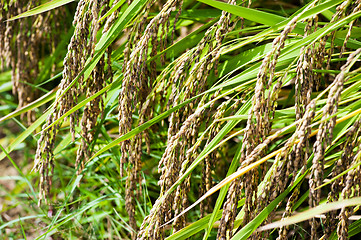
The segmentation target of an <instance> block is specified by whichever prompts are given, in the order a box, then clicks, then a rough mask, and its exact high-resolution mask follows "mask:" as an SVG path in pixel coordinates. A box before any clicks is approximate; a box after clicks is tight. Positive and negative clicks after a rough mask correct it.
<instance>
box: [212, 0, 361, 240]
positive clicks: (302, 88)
mask: <svg viewBox="0 0 361 240" xmlns="http://www.w3.org/2000/svg"><path fill="white" fill-rule="evenodd" d="M359 8H360V3H359V2H356V3H353V4H351V1H345V2H344V3H342V4H341V5H340V6H338V7H337V12H336V14H335V16H334V17H333V18H332V21H331V22H333V21H335V20H336V19H338V18H341V17H344V16H345V14H347V13H348V12H350V13H351V12H355V11H359ZM298 16H300V14H299V15H298ZM298 16H296V17H294V18H293V19H292V20H291V21H290V22H289V23H288V24H287V25H286V27H285V28H284V30H283V31H282V32H281V33H280V35H279V36H278V37H276V38H275V39H274V41H273V46H272V50H271V51H270V52H269V53H268V54H267V55H266V56H265V58H264V59H263V62H262V65H261V67H260V70H259V73H258V76H257V83H256V87H255V94H254V97H253V106H252V108H251V110H250V112H249V118H248V122H247V126H246V128H245V134H244V138H243V145H242V150H241V157H240V168H239V169H242V168H244V167H246V166H247V165H249V164H251V163H252V162H255V161H256V160H258V159H259V158H260V156H261V155H262V154H264V153H265V150H266V148H267V145H268V144H269V143H270V142H271V140H274V138H273V137H272V138H271V137H268V138H267V136H268V135H269V133H270V130H271V123H272V118H273V116H274V111H275V101H276V100H277V98H278V91H279V89H280V87H281V86H282V82H283V80H284V79H285V78H286V77H287V72H286V73H285V74H284V75H281V76H280V77H278V79H277V77H275V75H274V72H275V66H276V64H277V58H278V56H279V54H280V50H281V49H282V48H283V46H284V41H285V39H286V37H287V35H288V34H289V33H290V32H291V31H292V30H293V29H294V27H295V25H296V23H297V21H298ZM317 21H318V18H317V16H315V17H313V18H310V19H307V20H305V22H306V27H305V37H306V36H307V35H309V34H311V33H313V32H314V31H316V30H317V26H318V25H317ZM353 24H354V22H352V23H351V24H350V26H349V29H348V31H347V32H348V33H347V37H346V38H345V40H344V43H343V45H342V46H341V47H339V50H340V53H339V56H342V55H343V54H344V52H345V46H346V45H347V41H348V39H349V35H350V31H351V28H352V26H353ZM328 39H332V40H331V44H332V46H333V47H334V49H337V47H335V46H334V44H333V41H334V40H335V32H332V33H331V34H330V35H326V36H325V37H322V38H321V39H320V40H319V42H317V43H314V44H312V45H309V46H307V47H303V48H302V49H301V52H300V57H299V58H298V62H297V64H296V74H295V76H294V78H293V81H294V83H295V113H296V125H297V126H296V131H295V132H294V133H293V135H292V136H291V137H290V138H289V139H288V140H287V141H286V143H285V145H284V147H283V148H281V149H280V151H279V152H278V154H277V155H276V158H275V161H274V163H273V164H272V166H271V167H270V168H269V170H268V171H267V169H265V168H264V167H260V169H256V170H251V171H250V172H248V173H246V174H245V175H244V176H243V178H242V179H239V180H235V181H233V182H232V183H231V185H230V188H229V190H228V195H227V199H226V201H225V203H224V206H223V214H222V218H221V221H220V227H219V230H218V235H217V239H230V238H231V237H232V235H233V234H234V233H235V230H236V229H234V220H235V217H236V215H237V203H238V200H239V197H240V196H244V197H245V204H244V206H243V209H242V211H243V212H244V215H243V223H242V224H241V225H240V227H242V226H244V225H245V224H247V223H248V222H250V221H251V220H252V219H253V218H254V217H255V216H256V215H257V214H258V213H259V212H260V211H262V210H263V209H264V207H266V206H267V205H268V204H269V203H270V202H271V201H272V200H274V199H275V198H276V197H277V196H279V194H280V193H282V192H283V191H284V190H285V187H286V186H288V185H292V184H293V183H294V181H295V179H296V176H300V175H302V174H304V173H305V171H306V168H307V160H308V159H309V157H313V158H312V167H311V170H310V176H309V189H310V194H309V205H310V207H315V206H317V205H318V204H319V202H320V199H321V189H317V190H316V188H317V187H318V186H320V185H321V184H322V183H323V180H324V177H326V176H324V158H325V151H326V149H327V147H328V146H330V144H331V142H332V139H333V134H332V133H333V129H334V127H335V124H336V116H335V114H336V113H337V107H338V102H339V99H340V94H341V91H342V89H343V84H344V82H345V81H346V76H347V73H348V72H349V71H350V68H351V66H352V65H353V64H354V61H355V57H356V56H357V57H359V54H360V51H361V50H360V49H358V50H357V51H354V52H351V54H350V55H349V57H348V59H347V61H346V63H345V64H344V65H343V66H342V67H340V66H339V65H338V66H336V67H337V68H338V69H339V70H340V71H341V72H340V73H339V74H338V75H337V76H336V78H334V79H333V82H332V83H331V85H330V86H328V88H327V90H328V91H329V95H328V97H327V101H326V105H325V106H324V107H323V108H322V118H321V123H320V124H319V126H318V130H317V131H316V132H317V136H316V141H315V142H314V143H313V153H314V155H313V156H312V155H310V154H309V151H310V144H311V143H310V139H309V137H310V136H313V135H315V133H316V132H315V133H314V134H312V135H311V126H312V125H311V124H312V122H313V120H314V117H315V109H316V100H312V99H311V93H312V91H313V90H315V89H318V88H319V87H320V83H319V82H318V81H317V78H318V79H320V78H321V77H323V78H324V77H325V76H321V75H320V74H316V73H315V72H313V69H331V68H332V67H333V66H332V64H331V63H330V62H331V61H330V59H331V56H332V54H333V53H334V52H332V53H330V51H331V50H327V51H326V50H325V45H326V42H327V40H328ZM327 77H328V78H329V77H330V76H327ZM275 79H277V82H275V83H273V81H274V80H275ZM266 95H267V96H266ZM359 121H360V120H358V121H356V122H355V123H354V125H353V126H352V127H350V131H349V132H348V136H347V141H346V143H345V146H344V152H343V154H342V157H341V158H340V159H339V160H338V161H337V162H336V164H335V167H334V168H333V169H332V171H331V175H332V176H337V175H338V174H339V173H341V172H342V171H343V170H345V169H347V167H350V166H352V165H354V164H355V163H356V162H358V161H359V159H360V153H359V150H358V151H357V152H356V154H355V152H354V148H355V147H359V140H358V139H359V137H360V135H359V127H360V126H359V125H360V123H359ZM272 136H274V135H272ZM340 166H342V167H340ZM357 174H359V172H358V171H357V170H356V169H355V170H353V171H351V172H349V174H348V175H347V176H344V177H343V178H340V179H338V180H337V181H336V182H334V183H333V184H332V191H331V192H330V193H329V197H328V201H336V200H338V199H339V198H341V199H344V198H348V197H350V196H351V195H352V196H357V195H358V194H359V188H360V186H359V175H357ZM356 175H357V176H356ZM261 181H263V183H264V184H261V185H259V184H260V183H261ZM259 186H261V189H259ZM300 186H301V184H299V185H298V186H296V188H295V189H294V190H293V192H292V194H291V195H290V197H289V199H288V201H287V203H286V208H285V210H284V212H283V215H282V218H285V217H287V216H290V214H291V213H292V211H293V210H292V209H293V206H294V204H295V202H296V201H297V199H298V194H299V192H300V191H299V188H300ZM351 189H352V190H351ZM339 192H342V194H341V196H338V193H339ZM346 192H347V193H346ZM243 194H244V195H243ZM352 212H353V211H352V209H350V208H344V209H342V210H341V212H340V213H339V216H337V215H336V213H335V212H332V213H330V214H328V215H327V216H326V222H325V226H324V231H323V237H324V238H325V239H327V238H328V237H329V236H330V234H331V233H332V231H333V230H334V229H335V228H336V227H337V233H338V235H339V237H340V238H341V239H346V238H347V226H348V217H349V216H350V215H351V214H352ZM273 217H274V214H272V213H271V214H270V215H269V217H268V219H267V221H265V222H264V224H265V223H267V222H269V221H271V220H272V218H273ZM337 222H338V226H337ZM310 224H311V237H312V239H318V237H320V236H319V234H320V230H321V229H320V221H319V220H316V219H312V220H311V221H310ZM268 234H269V233H268V232H263V233H258V232H255V233H253V234H252V235H251V239H260V238H267V236H268ZM288 237H289V231H288V227H282V228H280V230H279V235H278V239H288Z"/></svg>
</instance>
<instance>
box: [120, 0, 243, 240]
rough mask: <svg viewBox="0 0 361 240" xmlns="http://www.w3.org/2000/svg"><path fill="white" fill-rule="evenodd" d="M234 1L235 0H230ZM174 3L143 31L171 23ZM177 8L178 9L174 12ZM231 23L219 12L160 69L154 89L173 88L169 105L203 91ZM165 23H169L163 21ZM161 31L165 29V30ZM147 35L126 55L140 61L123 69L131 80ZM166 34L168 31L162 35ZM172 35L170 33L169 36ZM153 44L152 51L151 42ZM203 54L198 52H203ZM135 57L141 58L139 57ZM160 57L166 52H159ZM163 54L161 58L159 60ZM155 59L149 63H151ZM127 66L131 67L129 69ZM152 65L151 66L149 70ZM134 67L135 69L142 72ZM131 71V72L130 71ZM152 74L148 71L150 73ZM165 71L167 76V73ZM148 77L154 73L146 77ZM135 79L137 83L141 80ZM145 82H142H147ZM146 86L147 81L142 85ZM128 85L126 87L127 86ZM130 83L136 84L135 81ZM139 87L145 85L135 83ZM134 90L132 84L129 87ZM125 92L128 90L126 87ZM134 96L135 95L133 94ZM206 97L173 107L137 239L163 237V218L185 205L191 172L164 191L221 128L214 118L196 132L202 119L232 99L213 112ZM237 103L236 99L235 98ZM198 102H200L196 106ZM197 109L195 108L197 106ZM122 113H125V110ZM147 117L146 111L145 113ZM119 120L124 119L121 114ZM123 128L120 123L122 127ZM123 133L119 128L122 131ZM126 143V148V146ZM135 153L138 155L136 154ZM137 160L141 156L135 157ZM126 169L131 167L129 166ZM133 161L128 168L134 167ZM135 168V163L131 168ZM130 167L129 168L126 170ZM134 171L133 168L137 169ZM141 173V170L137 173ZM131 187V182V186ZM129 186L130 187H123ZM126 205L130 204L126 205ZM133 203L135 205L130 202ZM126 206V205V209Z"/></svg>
mask: <svg viewBox="0 0 361 240" xmlns="http://www.w3.org/2000/svg"><path fill="white" fill-rule="evenodd" d="M230 3H231V4H234V2H230ZM176 4H177V5H179V6H178V8H179V9H181V5H182V2H177V1H172V0H171V1H168V2H167V3H166V4H165V5H164V6H163V8H162V10H161V11H160V13H159V14H158V15H157V16H156V17H155V18H153V19H152V21H151V22H150V23H149V24H148V26H147V27H146V30H145V32H147V31H149V32H150V33H151V34H150V36H152V34H154V33H157V32H158V31H159V30H158V26H157V25H160V26H162V25H163V26H169V23H167V25H165V24H164V23H166V22H167V21H168V19H167V13H168V12H169V11H170V8H171V7H172V6H176ZM178 15H179V12H178V13H177V16H178ZM232 27H233V25H231V24H230V14H228V13H225V12H224V13H223V14H222V16H221V17H220V19H219V20H218V21H217V22H216V23H215V24H214V25H213V26H212V27H210V28H209V29H208V31H207V32H206V33H205V36H204V38H203V39H202V40H201V41H200V42H199V44H198V45H197V46H196V47H194V48H193V49H191V50H189V51H187V52H186V53H185V54H183V55H182V56H180V57H179V58H178V59H177V60H176V61H175V63H174V65H173V66H171V68H170V69H166V70H165V71H163V72H167V74H164V75H163V74H160V75H159V76H158V78H157V79H156V81H157V83H156V84H157V86H159V87H157V86H156V87H154V89H161V90H160V91H163V92H164V93H160V95H163V94H167V93H166V92H167V89H169V88H170V89H171V93H170V96H169V99H168V102H167V103H166V105H167V108H170V107H174V106H177V105H178V104H179V103H181V102H183V101H185V100H187V99H189V98H191V97H193V96H195V95H197V94H198V93H201V92H202V91H204V90H205V87H206V80H207V77H208V75H209V74H210V73H211V72H212V69H213V68H216V66H217V64H218V59H219V56H220V47H221V44H222V40H223V38H224V36H225V33H227V32H229V31H230V30H231V29H232ZM167 28H168V27H167ZM162 32H168V31H167V30H166V31H164V30H162ZM148 38H149V36H146V34H145V35H143V37H142V38H140V40H139V41H138V44H137V45H136V46H134V48H133V51H132V53H131V55H130V57H129V60H128V61H133V64H132V66H134V65H135V66H137V65H138V64H139V68H134V67H133V69H132V70H131V71H134V73H131V72H126V73H125V78H127V77H128V75H129V76H133V78H132V81H134V79H139V76H134V74H136V73H137V71H140V73H141V71H142V70H141V67H142V66H143V62H144V61H145V60H146V59H142V58H144V56H143V55H142V54H141V53H142V51H144V50H143V49H148V47H147V45H146V46H144V45H143V44H148V42H149V40H148ZM165 38H166V36H165ZM172 38H173V37H172ZM156 43H157V42H156V40H152V44H156ZM152 46H153V50H152V53H151V54H153V52H156V51H154V48H155V46H154V45H152ZM160 46H161V49H162V48H164V44H160ZM201 56H202V57H201ZM136 57H137V58H138V59H139V60H137V59H136ZM163 59H164V58H163ZM163 59H162V61H163ZM152 64H153V63H151V64H150V65H151V66H152ZM127 70H128V71H129V69H127ZM152 70H153V69H152V68H151V71H152ZM140 73H138V74H140ZM131 74H133V75H131ZM152 75H153V74H152V73H150V74H149V76H152ZM165 76H167V77H168V79H166V78H165ZM149 80H152V79H148V81H149ZM139 82H141V81H139V80H138V84H139ZM125 84H129V83H127V82H123V87H124V85H125ZM145 85H146V84H145ZM144 88H145V87H144ZM126 89H127V88H126ZM133 89H135V88H134V87H133ZM138 89H140V90H141V89H143V88H141V87H138ZM133 91H134V90H133ZM128 92H129V90H128ZM217 94H218V92H217V93H215V94H213V96H211V97H210V98H211V99H214V98H215V97H216V96H217ZM153 100H154V92H151V93H150V94H149V95H148V97H147V99H144V100H143V101H141V100H140V101H139V99H138V101H137V102H138V103H139V102H140V103H142V102H144V101H145V102H144V103H143V106H139V109H141V111H140V116H139V119H140V120H141V121H140V123H142V119H143V118H144V116H143V115H144V114H145V113H146V112H147V111H148V110H146V108H147V107H148V106H149V105H150V104H149V102H150V101H153ZM124 101H129V100H127V99H126V98H124V97H123V96H121V102H120V108H121V109H120V113H121V117H122V118H124V116H129V112H127V111H130V112H132V111H133V110H123V109H122V108H124V107H128V106H130V104H125V103H124ZM133 101H134V100H133ZM205 101H206V98H202V99H200V100H195V101H193V102H191V103H190V104H189V105H187V106H185V107H184V108H182V109H181V110H179V111H175V112H173V113H172V114H171V116H170V117H169V126H168V141H167V147H166V149H165V151H164V153H163V156H162V158H161V160H160V162H159V164H158V166H159V173H160V180H159V182H158V184H159V185H160V187H161V193H160V197H159V198H158V199H157V201H156V203H155V204H154V205H153V208H152V209H151V211H150V214H149V215H148V216H147V217H146V218H145V219H144V221H143V223H142V226H141V229H140V230H139V232H138V236H137V238H138V239H163V237H164V234H165V231H164V230H165V229H164V228H163V227H161V226H162V225H163V224H164V223H165V222H167V221H168V220H170V219H172V218H173V217H174V216H177V215H178V214H179V213H180V212H182V210H184V209H185V207H186V206H187V205H188V202H187V201H188V198H187V192H188V191H189V190H190V177H187V178H186V179H185V180H184V181H183V182H181V183H180V185H179V186H178V187H177V188H176V189H174V191H173V192H172V193H170V194H169V193H168V192H167V191H168V190H169V189H170V188H171V187H172V185H173V184H174V183H175V182H176V181H177V180H178V179H179V177H180V176H182V175H183V173H184V172H185V171H186V169H187V167H188V166H189V165H190V164H191V163H192V161H193V160H194V159H195V157H196V153H197V149H198V147H199V146H200V144H201V143H202V141H203V140H204V139H205V138H206V137H207V138H208V141H210V140H212V136H214V135H215V134H216V133H217V131H219V126H220V124H218V123H217V124H215V125H213V126H212V128H210V129H209V131H208V133H207V134H202V135H201V136H200V137H198V131H199V127H200V125H201V123H202V120H204V119H208V120H209V119H210V117H211V118H213V120H216V119H219V118H222V116H223V114H224V112H225V110H226V109H227V107H228V106H229V105H230V104H229V103H230V102H227V103H224V104H222V105H220V106H219V107H218V109H217V114H216V115H215V116H213V117H212V116H211V115H210V113H209V112H208V111H205V109H204V108H203V107H202V106H203V105H204V102H205ZM234 104H236V103H234ZM197 105H198V108H195V106H197ZM214 107H215V106H214V104H211V105H210V106H209V108H211V109H214ZM195 109H197V110H195ZM125 113H126V114H125ZM147 117H148V116H147ZM121 121H122V119H121ZM125 121H129V119H127V118H126V119H125ZM120 126H121V128H122V127H124V124H121V125H120ZM121 130H122V129H121ZM121 133H122V131H121ZM141 137H142V136H139V138H137V137H136V138H135V139H134V140H131V141H137V142H136V144H130V145H129V144H124V145H122V147H123V146H124V150H125V151H127V152H130V149H129V148H130V147H131V146H133V147H139V146H140V144H141ZM143 138H144V141H145V142H146V137H144V136H143ZM126 148H128V149H126ZM140 150H141V149H139V150H133V152H136V151H138V152H140ZM125 156H127V157H128V158H129V159H128V164H129V163H131V164H133V166H134V165H135V164H137V163H136V162H132V160H131V158H134V157H135V156H131V154H128V155H124V152H123V156H122V157H123V158H124V157H125ZM138 158H139V156H138ZM135 160H136V161H139V159H135ZM211 161H213V160H211V159H210V158H209V157H208V158H207V159H206V160H205V166H204V172H203V176H204V177H203V179H204V181H205V182H206V183H204V184H203V186H204V188H205V189H203V190H202V191H203V192H205V191H206V190H207V189H209V188H210V187H211V179H210V171H211V170H210V163H211ZM128 169H129V167H128ZM133 170H134V167H133V168H132V171H133ZM135 170H137V169H135ZM128 171H129V170H128ZM134 174H137V173H136V172H135V173H134ZM138 174H139V173H138ZM131 179H132V180H133V181H134V179H137V177H132V178H131ZM130 190H131V191H134V189H133V188H131V189H130ZM127 191H128V190H127ZM127 207H130V206H127ZM133 207H134V206H133ZM128 212H129V210H128ZM185 223H186V218H185V216H180V217H179V218H177V219H176V220H175V221H174V223H173V229H174V231H177V230H179V229H181V228H183V227H184V226H185Z"/></svg>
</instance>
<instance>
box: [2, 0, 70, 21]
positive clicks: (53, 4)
mask: <svg viewBox="0 0 361 240" xmlns="http://www.w3.org/2000/svg"><path fill="white" fill-rule="evenodd" d="M71 2H74V0H53V1H50V2H47V3H44V4H42V5H40V6H38V7H35V8H33V9H31V10H28V11H26V12H24V13H22V14H19V15H17V16H15V17H12V18H10V19H8V20H7V21H13V20H16V19H20V18H24V17H30V16H34V15H37V14H40V13H43V12H47V11H50V10H52V9H54V8H57V7H60V6H63V5H65V4H68V3H71Z"/></svg>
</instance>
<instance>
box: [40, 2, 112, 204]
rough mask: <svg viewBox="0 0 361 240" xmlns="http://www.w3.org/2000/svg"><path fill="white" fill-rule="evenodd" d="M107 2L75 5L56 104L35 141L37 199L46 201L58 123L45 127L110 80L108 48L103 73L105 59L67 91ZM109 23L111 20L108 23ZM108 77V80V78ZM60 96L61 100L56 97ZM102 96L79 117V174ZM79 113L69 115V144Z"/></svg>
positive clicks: (91, 47)
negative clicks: (72, 31) (37, 139)
mask: <svg viewBox="0 0 361 240" xmlns="http://www.w3.org/2000/svg"><path fill="white" fill-rule="evenodd" d="M108 4H109V1H85V0H84V1H80V2H79V3H78V6H77V9H76V13H75V16H74V20H73V24H74V27H75V30H74V34H73V36H72V38H71V40H70V43H69V45H68V52H67V55H66V57H65V59H64V71H63V79H62V81H61V83H60V88H59V90H58V92H57V102H56V103H55V105H54V107H53V113H52V114H50V115H49V117H48V119H47V121H46V123H45V125H44V126H43V129H44V130H43V131H42V133H41V137H40V139H39V141H38V147H37V151H36V155H35V169H38V170H39V171H40V174H41V180H40V193H39V199H40V201H41V200H42V199H45V200H46V196H47V195H48V193H49V191H50V185H51V181H52V180H51V175H52V171H53V165H54V163H53V148H54V143H55V138H56V135H57V133H58V131H59V128H60V126H61V125H62V123H63V122H62V121H60V122H59V123H57V124H56V125H53V126H52V127H50V128H48V126H50V125H52V123H53V122H54V121H57V120H58V119H59V118H60V117H61V116H62V115H64V114H65V113H66V112H67V111H69V110H70V109H71V108H73V107H74V106H75V105H76V104H77V103H78V97H79V96H80V95H82V94H85V96H86V97H90V96H92V95H94V94H95V93H96V92H98V91H99V90H101V89H102V88H103V87H104V86H105V80H106V79H110V81H111V76H112V73H111V71H112V70H111V65H110V64H109V63H110V59H109V58H110V56H111V48H109V49H108V50H107V53H108V59H107V63H108V66H107V70H106V69H105V68H106V62H105V57H104V56H103V57H102V59H101V60H100V61H99V62H98V64H97V66H96V67H95V69H94V70H93V72H92V73H91V75H90V76H89V78H88V79H86V80H85V79H84V77H83V76H81V77H80V78H79V81H78V82H76V83H75V84H74V85H73V86H71V87H70V88H69V90H67V88H68V87H69V85H70V84H71V83H72V81H73V79H75V78H76V77H77V75H78V74H79V73H80V71H81V70H82V69H83V67H84V65H85V61H86V59H87V58H89V57H90V56H92V55H93V54H94V47H95V44H96V41H97V39H96V34H97V32H98V31H99V28H100V23H99V21H98V20H99V19H100V17H101V15H102V14H104V13H105V11H106V10H108V9H109V6H108ZM111 21H113V20H111ZM109 77H110V78H109ZM60 96H61V97H60ZM103 108H104V106H103V100H102V96H99V97H97V98H95V99H94V100H93V101H91V102H89V103H88V104H87V105H86V106H85V108H84V111H83V114H82V117H81V126H80V128H81V132H80V135H81V143H80V146H79V148H78V152H77V157H76V162H75V167H76V169H77V173H78V174H79V173H80V172H81V171H82V169H83V167H84V159H85V160H86V159H88V158H89V154H90V149H91V148H92V144H93V140H94V128H95V126H96V123H97V119H98V117H99V116H100V115H101V114H102V112H103V110H104V109H103ZM80 114H81V113H79V112H75V113H72V114H71V115H70V116H69V120H70V131H71V134H72V138H73V141H75V138H76V134H75V127H76V125H77V124H78V118H79V117H80V116H79V115H80Z"/></svg>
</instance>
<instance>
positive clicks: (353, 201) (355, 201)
mask: <svg viewBox="0 0 361 240" xmlns="http://www.w3.org/2000/svg"><path fill="white" fill-rule="evenodd" d="M357 205H361V197H355V198H350V199H345V200H340V201H337V202H331V203H325V204H322V205H320V206H317V207H315V208H311V209H309V210H306V211H304V212H302V213H299V214H296V215H294V216H292V217H289V218H286V219H283V220H282V221H277V222H274V223H270V224H267V225H265V226H263V227H260V228H259V229H258V231H265V230H269V229H274V228H279V227H283V226H288V225H291V224H296V223H299V222H303V221H306V220H308V219H311V218H314V217H316V216H317V215H321V214H324V213H327V212H330V211H333V210H337V209H341V208H344V207H351V206H357Z"/></svg>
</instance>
